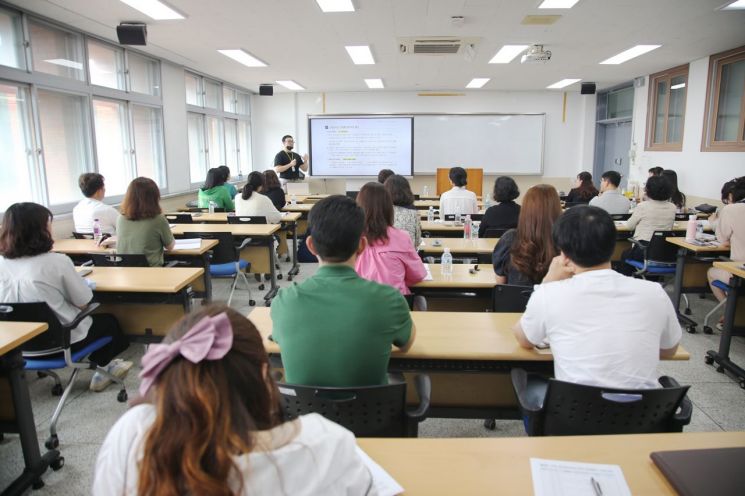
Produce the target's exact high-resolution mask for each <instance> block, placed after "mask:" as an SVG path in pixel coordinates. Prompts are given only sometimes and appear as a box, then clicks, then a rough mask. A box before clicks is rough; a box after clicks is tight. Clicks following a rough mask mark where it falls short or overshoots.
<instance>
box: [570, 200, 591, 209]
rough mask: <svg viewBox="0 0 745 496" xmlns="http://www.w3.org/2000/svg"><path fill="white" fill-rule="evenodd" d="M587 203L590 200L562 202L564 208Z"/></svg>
mask: <svg viewBox="0 0 745 496" xmlns="http://www.w3.org/2000/svg"><path fill="white" fill-rule="evenodd" d="M588 203H590V200H587V201H580V202H566V203H564V208H572V207H577V206H579V205H587V204H588Z"/></svg>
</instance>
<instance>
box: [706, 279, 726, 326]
mask: <svg viewBox="0 0 745 496" xmlns="http://www.w3.org/2000/svg"><path fill="white" fill-rule="evenodd" d="M711 285H712V286H714V287H715V288H719V289H721V290H722V291H724V294H729V292H730V291H731V290H732V287H731V286H730V285H729V284H727V283H726V282H724V281H720V280H718V279H717V280H716V281H714V282H712V283H711ZM725 303H727V299H726V298H725V299H723V300H722V301H720V302H719V303H717V306H715V307H714V308H712V309H711V311H710V312H709V313H707V314H706V315H705V316H704V334H713V333H714V330H713V329H712V328H711V326H709V319H710V318H711V316H712V315H714V314H715V313H716V312H717V311H718V310H719V309H720V308H722V307H723V306H724V304H725Z"/></svg>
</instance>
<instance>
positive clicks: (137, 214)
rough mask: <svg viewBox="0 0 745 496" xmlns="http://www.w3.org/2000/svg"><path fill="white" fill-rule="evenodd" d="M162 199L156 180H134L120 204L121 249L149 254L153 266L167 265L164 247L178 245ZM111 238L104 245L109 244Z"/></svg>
mask: <svg viewBox="0 0 745 496" xmlns="http://www.w3.org/2000/svg"><path fill="white" fill-rule="evenodd" d="M159 202H160V191H159V190H158V185H157V184H155V182H154V181H153V180H152V179H149V178H147V177H138V178H137V179H134V180H133V181H132V182H131V183H129V187H127V192H126V193H125V195H124V200H122V204H121V206H120V207H119V210H120V211H121V213H122V215H121V217H119V221H118V222H117V225H116V232H117V233H118V236H117V237H118V239H117V240H116V249H117V251H118V252H119V253H126V254H131V255H138V254H140V255H145V257H147V262H148V264H150V266H151V267H160V266H161V265H163V250H164V249H165V250H173V247H174V246H175V244H176V242H175V240H174V238H173V233H171V227H170V226H169V225H168V221H167V220H166V218H165V217H164V216H163V213H162V211H161V209H160V203H159ZM110 241H111V240H106V241H104V243H102V244H103V245H104V246H105V245H107V244H108V242H110Z"/></svg>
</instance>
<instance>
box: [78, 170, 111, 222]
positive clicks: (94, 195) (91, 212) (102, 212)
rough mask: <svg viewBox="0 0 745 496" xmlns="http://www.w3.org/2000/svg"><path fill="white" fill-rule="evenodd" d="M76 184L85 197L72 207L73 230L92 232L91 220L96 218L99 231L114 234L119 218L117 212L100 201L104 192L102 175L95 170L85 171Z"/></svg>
mask: <svg viewBox="0 0 745 496" xmlns="http://www.w3.org/2000/svg"><path fill="white" fill-rule="evenodd" d="M78 186H80V191H81V192H82V193H83V195H84V196H85V198H83V199H82V200H80V202H78V204H77V205H75V207H74V208H73V209H72V220H73V223H74V224H75V231H76V232H79V233H92V232H93V222H94V221H95V220H96V219H98V223H99V224H100V225H101V232H104V233H108V234H116V221H117V219H118V218H119V212H117V211H116V209H115V208H114V207H112V206H111V205H107V204H105V203H104V202H103V201H102V200H103V197H104V195H105V194H106V186H105V185H104V182H103V176H102V175H101V174H97V173H95V172H86V173H85V174H81V175H80V178H79V179H78Z"/></svg>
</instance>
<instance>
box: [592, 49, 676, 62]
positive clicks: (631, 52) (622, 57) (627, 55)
mask: <svg viewBox="0 0 745 496" xmlns="http://www.w3.org/2000/svg"><path fill="white" fill-rule="evenodd" d="M661 46H662V45H636V46H635V47H632V48H629V49H628V50H624V51H623V52H621V53H619V54H618V55H614V56H613V57H611V58H609V59H605V60H603V61H602V62H600V63H601V64H614V65H617V64H623V63H624V62H627V61H629V60H631V59H633V58H635V57H638V56H639V55H644V54H645V53H647V52H651V51H652V50H655V49H657V48H660V47H661Z"/></svg>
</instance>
